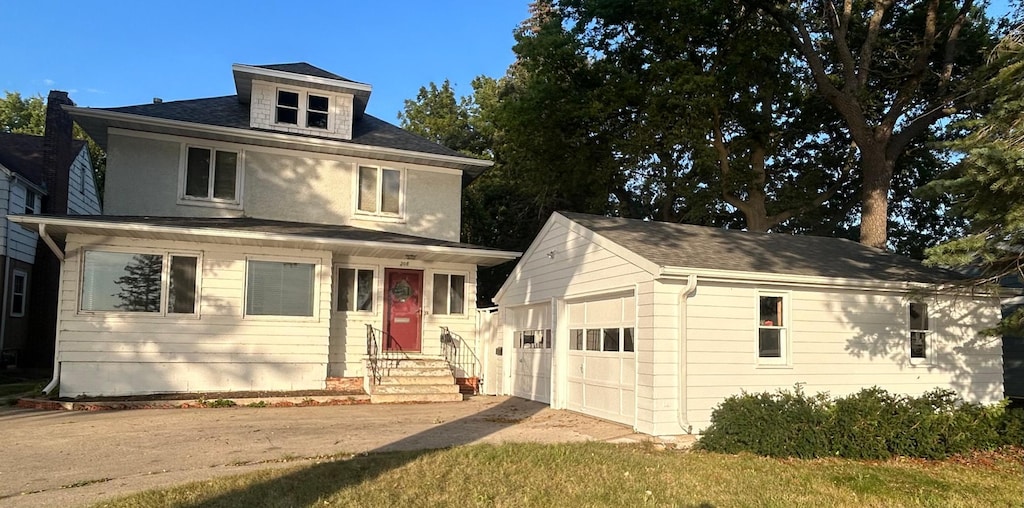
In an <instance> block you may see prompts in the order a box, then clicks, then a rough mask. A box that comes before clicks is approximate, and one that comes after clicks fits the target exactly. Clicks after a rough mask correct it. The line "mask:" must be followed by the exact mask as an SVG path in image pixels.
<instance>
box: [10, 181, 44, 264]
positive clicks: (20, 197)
mask: <svg viewBox="0 0 1024 508" xmlns="http://www.w3.org/2000/svg"><path fill="white" fill-rule="evenodd" d="M27 193H28V188H27V187H26V186H25V184H24V183H23V182H21V181H18V180H15V181H14V182H13V183H12V185H11V190H10V201H9V203H10V208H9V209H8V210H9V211H8V213H11V214H21V213H25V198H26V196H27ZM39 201H40V196H39V194H38V192H37V193H36V203H35V207H34V208H35V211H36V213H39V205H40V202H39ZM38 240H39V235H38V234H36V233H33V232H31V231H29V230H27V229H25V228H23V227H21V226H19V225H17V224H13V223H10V226H9V228H8V230H7V252H8V253H9V254H10V256H11V258H13V259H17V260H18V261H24V262H25V263H28V264H30V265H31V264H35V260H36V243H37V242H38Z"/></svg>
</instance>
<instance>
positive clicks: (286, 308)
mask: <svg viewBox="0 0 1024 508" xmlns="http://www.w3.org/2000/svg"><path fill="white" fill-rule="evenodd" d="M246 272H247V276H246V291H245V314H246V315H248V316H305V317H312V316H313V274H314V272H315V266H314V265H313V264H312V263H287V262H280V261H253V260H250V261H249V262H248V263H247V267H246Z"/></svg>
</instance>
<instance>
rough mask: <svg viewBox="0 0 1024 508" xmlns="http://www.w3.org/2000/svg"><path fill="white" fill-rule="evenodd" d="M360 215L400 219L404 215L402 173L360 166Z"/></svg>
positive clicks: (358, 206)
mask: <svg viewBox="0 0 1024 508" xmlns="http://www.w3.org/2000/svg"><path fill="white" fill-rule="evenodd" d="M357 200H358V203H357V205H356V206H357V210H358V212H360V213H366V214H373V215H384V216H392V217H398V216H400V215H401V213H402V171H401V170H398V169H388V168H380V167H374V166H359V196H358V198H357Z"/></svg>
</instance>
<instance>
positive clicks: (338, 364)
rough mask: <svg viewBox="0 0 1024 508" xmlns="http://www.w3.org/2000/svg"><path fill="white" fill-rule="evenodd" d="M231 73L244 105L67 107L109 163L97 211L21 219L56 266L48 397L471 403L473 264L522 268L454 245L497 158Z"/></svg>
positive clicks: (302, 82) (343, 84)
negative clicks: (300, 394) (471, 190)
mask: <svg viewBox="0 0 1024 508" xmlns="http://www.w3.org/2000/svg"><path fill="white" fill-rule="evenodd" d="M232 71H233V74H234V84H235V91H236V93H235V94H234V95H228V96H223V97H212V98H203V99H193V100H181V101H167V102H163V101H160V100H158V99H156V100H154V101H153V103H152V104H145V105H138V106H128V107H119V108H103V109H100V108H82V107H70V106H69V107H65V110H66V111H67V112H68V113H70V115H71V116H72V117H73V118H74V119H75V120H76V121H77V122H78V123H79V124H80V125H81V126H82V127H83V128H84V129H85V130H86V132H88V133H89V135H90V136H92V138H93V139H94V140H96V141H97V142H98V143H99V144H100V145H101V146H103V147H104V148H105V149H106V150H107V154H108V155H107V156H108V159H107V170H106V171H107V173H106V186H105V203H104V205H105V210H104V214H103V215H98V216H87V217H86V216H83V217H78V216H70V215H16V216H12V217H11V218H10V220H11V221H13V222H15V223H17V224H19V225H20V226H22V227H24V228H27V229H29V230H32V231H34V232H36V233H37V234H39V235H40V237H41V238H42V239H43V240H44V241H45V242H46V243H47V245H48V246H49V247H50V249H51V250H52V251H53V253H54V254H55V255H56V256H57V257H58V258H60V259H61V272H60V273H61V277H60V293H59V294H60V297H59V301H58V302H57V309H58V312H57V314H58V315H57V333H56V356H55V359H56V362H55V366H54V378H53V382H51V383H50V385H49V386H48V387H47V390H52V389H53V388H54V387H55V386H57V385H59V387H60V389H59V393H60V395H61V396H80V395H91V396H99V395H104V396H114V395H129V394H148V393H167V392H213V391H293V390H310V389H324V388H342V387H347V388H358V387H365V388H366V389H367V390H368V391H369V392H370V394H371V398H372V399H373V400H375V401H380V402H387V401H403V400H459V399H461V395H459V387H458V386H457V385H456V379H463V380H465V383H466V384H473V383H474V381H475V380H474V378H476V377H478V376H479V366H478V365H477V362H476V361H475V360H474V359H473V358H474V357H475V356H476V354H475V353H474V348H475V346H476V337H477V313H476V311H475V309H474V308H473V305H472V302H475V301H476V294H475V292H476V289H475V288H476V272H477V267H478V266H492V265H496V264H499V263H503V262H506V261H508V260H511V259H515V257H516V256H517V255H518V253H515V252H504V251H498V250H493V249H487V248H483V247H477V246H473V245H467V244H462V243H459V231H460V220H461V218H460V202H461V192H462V188H463V186H464V185H466V184H467V183H469V182H470V181H472V180H473V178H475V177H476V176H478V175H479V174H480V173H481V172H483V171H484V170H485V169H486V168H487V167H489V166H490V162H488V161H483V160H478V159H474V158H469V157H466V156H464V155H462V154H460V153H458V152H455V151H453V150H450V149H448V148H445V147H443V146H440V145H437V144H435V143H433V142H430V141H428V140H426V139H423V138H421V137H418V136H416V135H413V134H411V133H409V132H406V131H404V130H402V129H400V128H398V127H396V126H394V125H391V124H389V123H387V122H384V121H382V120H380V119H377V118H374V117H373V116H370V115H368V114H366V113H365V108H366V104H367V101H368V100H369V99H370V93H371V86H370V85H367V84H363V83H358V82H355V81H351V80H348V79H346V78H343V77H341V76H338V75H336V74H333V73H331V72H327V71H325V70H323V69H320V68H317V67H314V66H312V65H309V64H306V63H293V64H281V65H238V64H236V65H233V66H232ZM442 339H443V340H442ZM396 367H397V368H396ZM403 374H404V375H409V376H412V377H413V378H415V379H416V381H417V382H419V383H420V386H419V388H413V389H409V388H407V387H405V388H396V387H395V386H394V385H398V384H402V385H406V384H407V382H402V381H400V380H395V379H393V377H394V376H399V375H403Z"/></svg>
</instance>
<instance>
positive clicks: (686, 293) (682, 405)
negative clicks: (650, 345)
mask: <svg viewBox="0 0 1024 508" xmlns="http://www.w3.org/2000/svg"><path fill="white" fill-rule="evenodd" d="M696 290H697V276H696V275H692V274H691V275H687V276H686V286H684V287H683V289H682V290H681V291H679V400H678V407H679V414H678V418H679V427H680V428H682V429H683V430H685V431H687V432H693V429H692V427H691V426H690V421H689V419H688V418H687V417H686V301H687V300H688V299H689V298H690V297H691V296H693V294H694V292H695V291H696Z"/></svg>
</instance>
